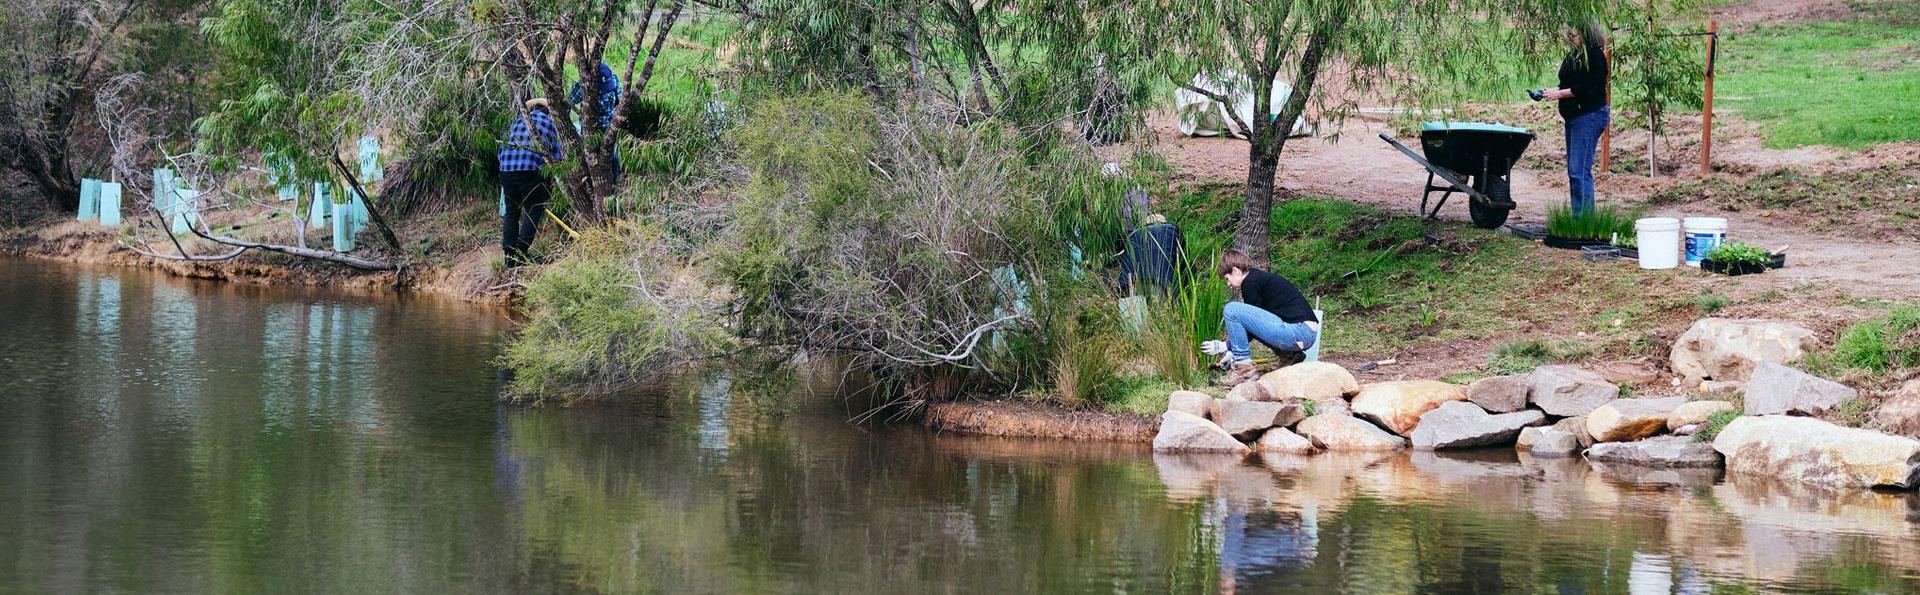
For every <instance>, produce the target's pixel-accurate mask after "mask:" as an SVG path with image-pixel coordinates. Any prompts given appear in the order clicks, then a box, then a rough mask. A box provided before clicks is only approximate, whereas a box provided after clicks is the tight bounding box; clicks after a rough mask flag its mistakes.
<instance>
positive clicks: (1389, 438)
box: [1294, 413, 1407, 451]
mask: <svg viewBox="0 0 1920 595" xmlns="http://www.w3.org/2000/svg"><path fill="white" fill-rule="evenodd" d="M1294 431H1295V432H1297V433H1299V434H1300V435H1301V436H1303V437H1305V438H1306V439H1308V440H1312V441H1313V445H1314V446H1318V447H1320V448H1323V449H1326V450H1345V451H1369V450H1400V449H1401V448H1404V447H1406V445H1407V441H1406V439H1405V438H1401V437H1399V436H1395V435H1393V434H1389V433H1387V431H1386V430H1382V429H1380V428H1379V426H1375V425H1373V424H1371V423H1368V422H1367V421H1366V420H1363V419H1360V418H1357V417H1353V416H1350V415H1342V414H1339V413H1321V414H1319V415H1314V416H1312V417H1308V418H1306V419H1304V420H1301V421H1300V425H1299V426H1297V427H1295V428H1294Z"/></svg>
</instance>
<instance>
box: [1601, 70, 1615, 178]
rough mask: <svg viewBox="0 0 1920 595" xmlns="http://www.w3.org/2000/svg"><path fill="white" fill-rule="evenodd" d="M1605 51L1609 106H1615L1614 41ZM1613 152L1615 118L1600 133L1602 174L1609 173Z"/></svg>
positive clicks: (1608, 119)
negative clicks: (1609, 160) (1608, 160)
mask: <svg viewBox="0 0 1920 595" xmlns="http://www.w3.org/2000/svg"><path fill="white" fill-rule="evenodd" d="M1603 47H1604V48H1605V50H1603V51H1602V53H1604V54H1606V55H1607V105H1609V106H1611V105H1613V40H1612V39H1608V40H1607V43H1606V45H1604V46H1603ZM1612 152H1613V118H1607V127H1606V128H1605V129H1603V130H1601V131H1600V173H1603V174H1604V173H1607V154H1608V153H1612Z"/></svg>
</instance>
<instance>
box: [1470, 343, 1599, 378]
mask: <svg viewBox="0 0 1920 595" xmlns="http://www.w3.org/2000/svg"><path fill="white" fill-rule="evenodd" d="M1588 355H1589V353H1587V352H1586V351H1585V350H1584V349H1581V348H1579V347H1576V346H1574V345H1572V344H1569V343H1564V342H1562V343H1558V344H1555V343H1548V342H1546V341H1543V340H1540V339H1528V340H1525V341H1516V342H1513V343H1506V344H1503V345H1501V346H1499V347H1496V348H1494V350H1493V355H1491V356H1488V357H1487V373H1488V374H1492V375H1495V376H1512V375H1516V374H1525V373H1528V372H1532V371H1533V369H1534V368H1538V367H1540V366H1544V365H1547V364H1551V363H1555V362H1564V361H1571V360H1577V359H1580V358H1583V357H1586V356H1588Z"/></svg>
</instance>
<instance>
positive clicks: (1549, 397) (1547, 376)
mask: <svg viewBox="0 0 1920 595" xmlns="http://www.w3.org/2000/svg"><path fill="white" fill-rule="evenodd" d="M1528 382H1529V385H1530V386H1531V389H1530V392H1529V395H1530V396H1531V398H1532V399H1533V403H1534V404H1535V405H1538V406H1540V410H1541V411H1545V412H1547V415H1552V416H1556V417H1568V416H1574V415H1586V414H1587V412H1588V411H1593V410H1594V408H1595V407H1599V406H1601V405H1605V404H1607V403H1609V402H1611V401H1613V400H1614V399H1618V398H1620V387H1618V386H1614V385H1613V383H1610V382H1607V379H1605V378H1601V377H1600V375H1599V374H1595V373H1593V372H1588V371H1586V370H1582V369H1580V368H1576V367H1573V366H1540V367H1539V368H1535V369H1534V370H1533V374H1532V375H1530V376H1529V380H1528Z"/></svg>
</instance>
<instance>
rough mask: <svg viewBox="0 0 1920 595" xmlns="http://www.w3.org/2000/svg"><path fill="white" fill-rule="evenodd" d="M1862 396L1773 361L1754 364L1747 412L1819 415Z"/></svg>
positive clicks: (1829, 381)
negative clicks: (1848, 400) (1842, 402)
mask: <svg viewBox="0 0 1920 595" xmlns="http://www.w3.org/2000/svg"><path fill="white" fill-rule="evenodd" d="M1858 396H1860V392H1859V391H1856V390H1853V389H1852V388H1849V387H1847V385H1844V384H1840V383H1838V382H1834V381H1832V380H1827V379H1825V378H1821V377H1818V376H1814V375H1812V374H1808V373H1806V372H1802V371H1799V370H1795V369H1793V368H1789V367H1786V366H1782V365H1780V364H1776V363H1773V362H1760V363H1759V364H1756V365H1754V367H1753V378H1752V379H1751V380H1748V381H1747V398H1746V401H1747V415H1779V414H1783V413H1792V414H1798V415H1820V414H1822V413H1826V412H1828V411H1831V410H1832V409H1833V408H1834V407H1835V406H1838V405H1839V404H1840V402H1841V401H1845V400H1847V399H1851V398H1854V397H1858Z"/></svg>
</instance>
